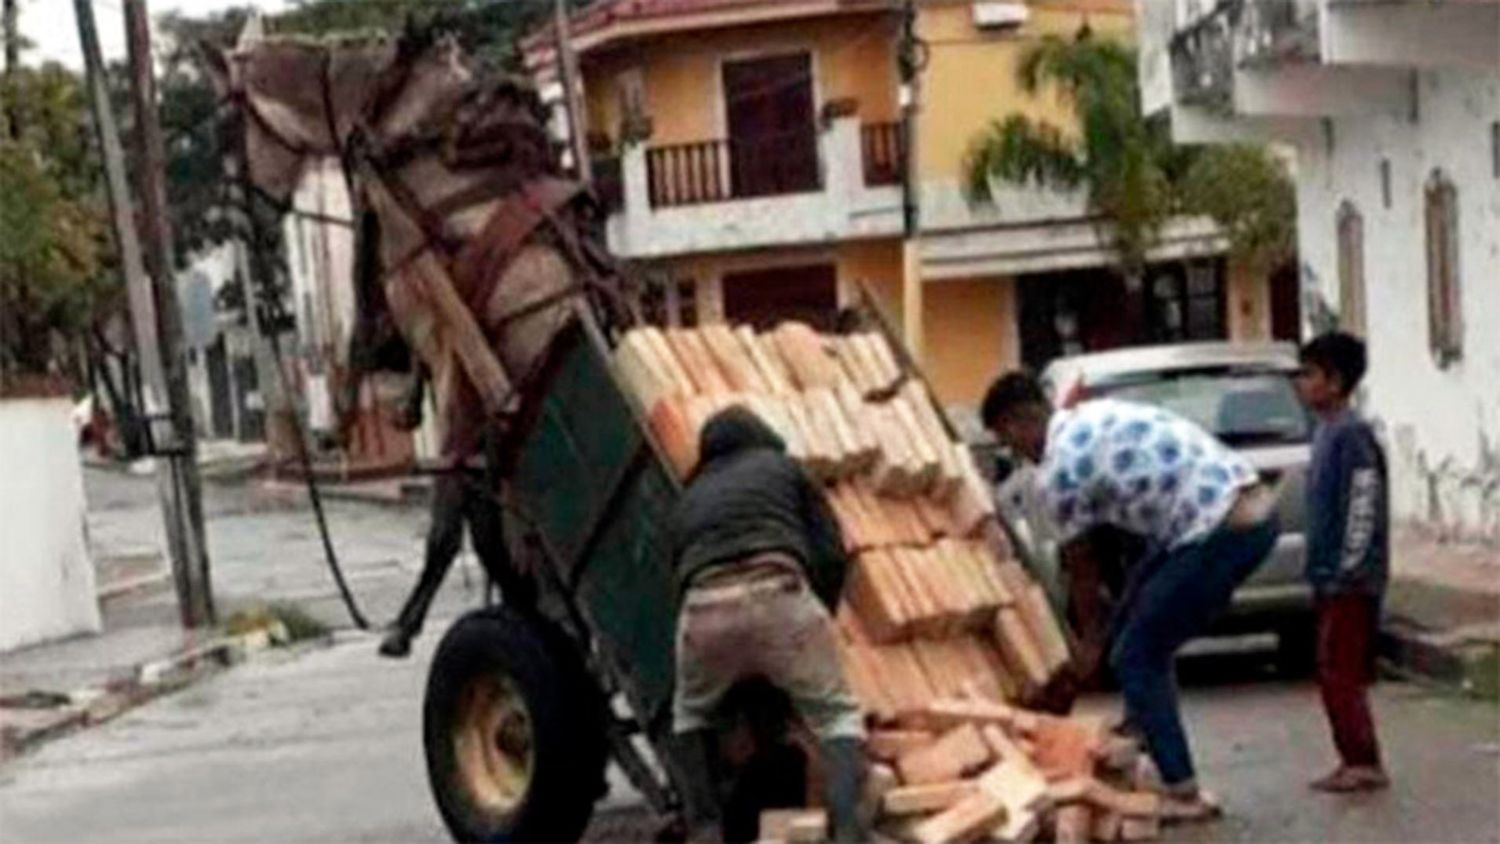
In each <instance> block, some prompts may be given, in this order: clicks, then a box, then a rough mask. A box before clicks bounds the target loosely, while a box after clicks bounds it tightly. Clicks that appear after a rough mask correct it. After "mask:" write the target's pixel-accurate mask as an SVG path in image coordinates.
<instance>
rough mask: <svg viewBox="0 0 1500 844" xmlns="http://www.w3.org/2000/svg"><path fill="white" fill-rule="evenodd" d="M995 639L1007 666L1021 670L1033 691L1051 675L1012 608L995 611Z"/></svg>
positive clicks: (1029, 632) (1045, 682) (1042, 684)
mask: <svg viewBox="0 0 1500 844" xmlns="http://www.w3.org/2000/svg"><path fill="white" fill-rule="evenodd" d="M995 640H996V641H997V642H998V643H999V645H1000V651H1001V653H1003V654H1004V655H1005V662H1006V664H1007V665H1008V666H1010V667H1012V668H1015V669H1017V670H1018V671H1020V672H1021V674H1022V676H1023V677H1024V678H1025V680H1026V684H1027V686H1028V688H1029V689H1031V690H1033V691H1035V690H1037V689H1040V688H1042V687H1043V686H1045V685H1046V684H1047V680H1048V679H1049V678H1050V677H1051V676H1052V675H1051V674H1050V673H1048V671H1047V665H1046V662H1045V661H1044V660H1043V659H1042V655H1041V653H1040V652H1039V651H1038V650H1037V647H1036V643H1035V642H1033V641H1032V639H1031V631H1030V630H1029V629H1028V628H1027V627H1026V622H1024V621H1022V620H1021V616H1020V614H1019V613H1017V612H1016V611H1015V610H1014V609H1011V608H1010V607H1004V608H1001V609H1000V610H998V611H996V613H995Z"/></svg>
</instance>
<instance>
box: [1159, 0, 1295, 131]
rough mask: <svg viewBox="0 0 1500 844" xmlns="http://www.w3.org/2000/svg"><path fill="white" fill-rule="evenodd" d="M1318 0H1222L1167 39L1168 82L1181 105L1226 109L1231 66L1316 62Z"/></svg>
mask: <svg viewBox="0 0 1500 844" xmlns="http://www.w3.org/2000/svg"><path fill="white" fill-rule="evenodd" d="M1318 4H1319V0H1225V2H1221V3H1219V4H1218V5H1217V6H1215V7H1214V8H1213V9H1212V10H1211V11H1209V12H1208V13H1207V14H1204V15H1201V16H1199V17H1197V18H1195V19H1193V20H1192V21H1189V22H1187V23H1186V24H1185V25H1184V26H1183V27H1182V28H1181V29H1179V30H1178V31H1177V33H1176V34H1175V35H1174V36H1173V38H1172V43H1171V62H1172V84H1173V88H1174V90H1175V92H1176V96H1177V99H1178V102H1180V103H1181V104H1184V105H1196V106H1207V107H1210V108H1220V109H1226V108H1228V106H1229V105H1230V104H1231V103H1232V102H1233V96H1234V77H1235V71H1236V70H1239V69H1245V68H1261V69H1269V68H1272V67H1276V66H1279V65H1283V64H1286V63H1291V62H1297V63H1301V62H1316V61H1318Z"/></svg>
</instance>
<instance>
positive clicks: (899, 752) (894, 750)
mask: <svg viewBox="0 0 1500 844" xmlns="http://www.w3.org/2000/svg"><path fill="white" fill-rule="evenodd" d="M936 740H937V736H935V735H933V734H932V733H930V732H928V731H926V730H874V731H872V732H871V733H870V737H869V738H868V739H867V740H866V744H865V751H866V752H867V753H869V754H870V757H871V758H873V759H879V760H880V761H882V762H894V761H896V760H897V759H899V758H901V757H902V756H903V755H905V754H907V753H910V752H912V751H914V750H920V749H921V748H924V747H926V746H928V745H930V744H932V743H933V742H934V741H936Z"/></svg>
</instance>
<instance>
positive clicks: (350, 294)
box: [283, 159, 357, 431]
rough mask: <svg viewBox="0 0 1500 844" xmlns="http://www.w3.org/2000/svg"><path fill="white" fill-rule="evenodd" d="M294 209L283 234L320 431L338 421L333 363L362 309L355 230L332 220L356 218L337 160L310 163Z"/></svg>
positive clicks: (306, 379)
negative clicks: (356, 272)
mask: <svg viewBox="0 0 1500 844" xmlns="http://www.w3.org/2000/svg"><path fill="white" fill-rule="evenodd" d="M292 207H293V209H294V211H293V213H291V214H288V215H287V217H286V220H285V222H284V223H283V233H284V235H285V238H286V248H287V266H288V268H289V271H290V272H289V275H290V277H291V288H292V309H293V312H294V313H295V314H296V319H297V344H298V352H299V354H298V362H299V364H300V365H301V370H302V374H303V385H304V394H305V397H306V400H307V406H308V420H309V423H310V424H311V426H312V428H313V429H314V430H319V431H327V430H330V429H331V428H332V427H333V424H334V420H333V411H332V401H333V400H332V395H331V392H330V390H331V387H330V383H329V380H328V379H329V370H330V366H329V364H331V363H332V362H334V361H338V360H341V359H342V358H343V349H344V348H345V347H346V346H347V345H348V343H349V337H350V335H351V333H352V332H353V330H354V321H355V317H356V307H357V304H356V302H355V292H354V250H355V242H354V240H355V238H354V230H353V228H351V227H350V226H347V225H341V224H340V223H336V222H330V221H332V220H339V221H348V220H352V219H353V210H352V204H351V202H350V198H349V191H348V188H347V186H346V184H345V182H344V174H343V170H342V169H341V168H340V166H339V163H338V161H337V160H336V159H325V160H323V161H321V162H318V163H315V164H313V165H312V166H310V167H308V169H307V171H306V172H305V173H304V174H303V176H302V181H301V182H300V183H299V184H298V186H297V190H296V192H295V193H294V194H293V195H292ZM298 211H300V212H303V213H302V214H298V213H296V212H298ZM307 215H312V216H307Z"/></svg>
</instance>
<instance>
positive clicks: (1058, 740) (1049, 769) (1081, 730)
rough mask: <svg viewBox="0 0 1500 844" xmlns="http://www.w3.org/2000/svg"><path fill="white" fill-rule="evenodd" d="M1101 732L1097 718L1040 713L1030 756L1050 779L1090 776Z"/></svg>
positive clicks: (1092, 771)
mask: <svg viewBox="0 0 1500 844" xmlns="http://www.w3.org/2000/svg"><path fill="white" fill-rule="evenodd" d="M1103 733H1104V728H1103V725H1102V724H1100V723H1098V722H1097V721H1086V720H1084V719H1081V718H1054V717H1050V716H1044V717H1042V718H1041V721H1040V724H1039V725H1038V727H1037V729H1036V731H1035V733H1034V735H1033V739H1034V740H1035V742H1036V752H1035V753H1034V754H1032V758H1033V759H1034V760H1035V762H1036V764H1037V767H1039V768H1041V769H1042V773H1044V774H1046V775H1047V778H1048V779H1051V780H1063V779H1069V778H1076V777H1090V776H1093V774H1094V764H1095V754H1096V752H1097V751H1098V749H1099V746H1100V744H1101V743H1102V742H1103Z"/></svg>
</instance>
